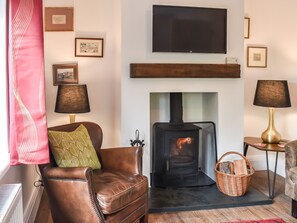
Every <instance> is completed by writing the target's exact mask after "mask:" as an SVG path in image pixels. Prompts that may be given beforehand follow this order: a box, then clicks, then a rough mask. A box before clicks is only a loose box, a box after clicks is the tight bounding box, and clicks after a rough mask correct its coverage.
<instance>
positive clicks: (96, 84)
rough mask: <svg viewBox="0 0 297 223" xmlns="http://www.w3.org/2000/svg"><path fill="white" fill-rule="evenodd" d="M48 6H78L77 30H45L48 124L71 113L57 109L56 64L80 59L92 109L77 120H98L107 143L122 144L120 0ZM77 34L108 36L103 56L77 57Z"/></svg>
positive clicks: (61, 1)
mask: <svg viewBox="0 0 297 223" xmlns="http://www.w3.org/2000/svg"><path fill="white" fill-rule="evenodd" d="M44 7H74V31H73V32H45V33H44V45H45V72H46V94H47V97H46V99H47V101H46V109H47V120H48V125H49V126H54V125H60V124H66V123H69V118H68V115H67V114H59V113H55V112H54V108H55V100H56V94H57V86H53V76H52V65H53V64H58V63H69V62H77V63H78V78H79V83H80V84H87V87H88V94H89V100H90V107H91V112H90V113H84V114H77V115H76V121H93V122H96V123H98V124H99V125H100V126H101V127H102V129H103V133H104V139H103V147H106V146H108V147H110V146H115V145H118V144H119V143H118V142H119V141H118V139H119V136H118V135H119V131H118V129H119V127H118V122H119V120H118V117H119V115H118V114H117V113H118V112H119V111H120V110H119V93H120V81H119V63H120V58H119V49H120V48H119V38H120V29H118V28H119V22H120V20H119V16H120V14H119V9H120V3H119V1H118V0H84V1H80V0H44ZM76 37H85V38H104V56H103V58H91V57H75V56H74V39H75V38H76Z"/></svg>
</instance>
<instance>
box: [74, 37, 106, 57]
mask: <svg viewBox="0 0 297 223" xmlns="http://www.w3.org/2000/svg"><path fill="white" fill-rule="evenodd" d="M75 56H76V57H103V38H75Z"/></svg>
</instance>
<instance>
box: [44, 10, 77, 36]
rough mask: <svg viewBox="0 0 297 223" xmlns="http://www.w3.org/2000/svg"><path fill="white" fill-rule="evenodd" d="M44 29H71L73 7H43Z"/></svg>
mask: <svg viewBox="0 0 297 223" xmlns="http://www.w3.org/2000/svg"><path fill="white" fill-rule="evenodd" d="M44 30H45V31H73V7H45V8H44Z"/></svg>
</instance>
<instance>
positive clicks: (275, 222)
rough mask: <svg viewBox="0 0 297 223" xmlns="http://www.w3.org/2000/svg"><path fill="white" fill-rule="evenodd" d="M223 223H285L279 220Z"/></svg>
mask: <svg viewBox="0 0 297 223" xmlns="http://www.w3.org/2000/svg"><path fill="white" fill-rule="evenodd" d="M225 223H286V222H285V221H284V220H283V219H281V218H274V219H264V220H252V221H230V222H225Z"/></svg>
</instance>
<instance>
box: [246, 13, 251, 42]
mask: <svg viewBox="0 0 297 223" xmlns="http://www.w3.org/2000/svg"><path fill="white" fill-rule="evenodd" d="M250 23H251V19H250V18H249V17H244V38H245V39H249V38H250Z"/></svg>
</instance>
